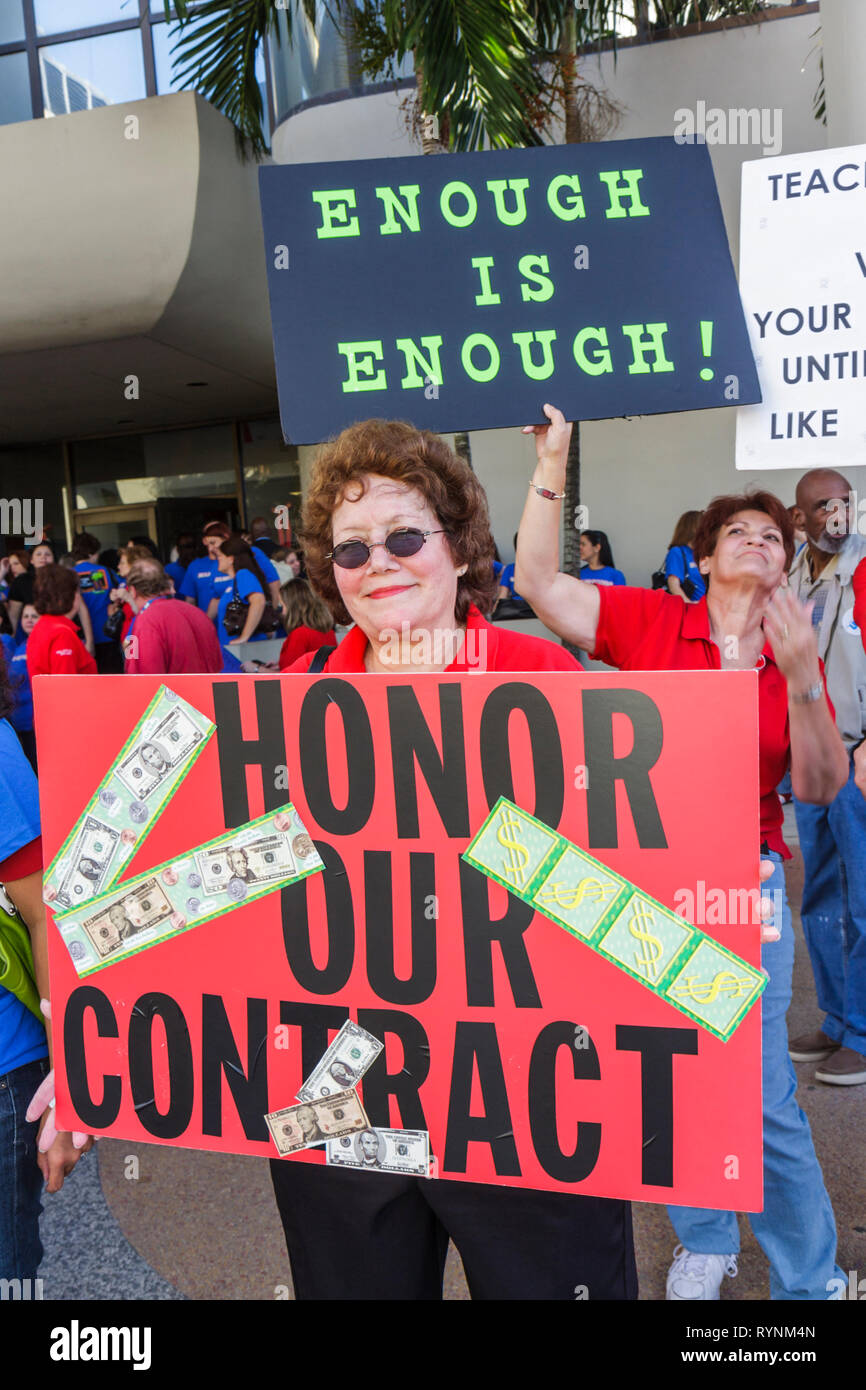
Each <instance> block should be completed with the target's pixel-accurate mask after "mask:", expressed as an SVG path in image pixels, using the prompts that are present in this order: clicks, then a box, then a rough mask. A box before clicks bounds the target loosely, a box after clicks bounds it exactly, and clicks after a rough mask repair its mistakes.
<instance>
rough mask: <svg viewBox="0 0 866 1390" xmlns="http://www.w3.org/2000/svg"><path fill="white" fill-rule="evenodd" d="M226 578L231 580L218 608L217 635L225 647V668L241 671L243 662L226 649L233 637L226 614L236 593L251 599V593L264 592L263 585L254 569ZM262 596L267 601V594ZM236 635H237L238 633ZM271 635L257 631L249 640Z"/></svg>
mask: <svg viewBox="0 0 866 1390" xmlns="http://www.w3.org/2000/svg"><path fill="white" fill-rule="evenodd" d="M226 578H227V579H228V581H229V582H228V584H227V585H225V586H224V587H223V592H222V596H221V598H220V603H219V608H218V609H217V616H216V629H217V637H218V638H219V642H220V646H221V647H222V649H223V670H224V671H240V670H241V669H242V667H241V663H240V662H239V661H238V658H237V657H236V656H233V655H232V653H231V651H226V646H227V644H228V643H229V642H230V641H231V637H230V636H229V634H228V633H227V632H226V630H225V622H224V619H225V615H226V609H227V608H228V606H229V604H230V603H231V601H232V599H233V598H234V596H235V593H237V596H238V598H242V599H247V600H249V596H250V594H261V593H262V586H261V584H260V583H259V581H258V580H257V579H256V576H255V575H254V574H253V572H252V570H238V572H237V574H236V575H235V577H234V579H232V578H231V576H230V575H227V576H226ZM262 597H263V598H264V599H265V601H267V597H268V596H267V594H262ZM234 635H235V636H236V635H237V634H234ZM270 635H271V634H269V633H267V632H255V633H253V635H252V637H250V638H249V639H248V640H249V641H250V642H262V641H266V640H267V638H268V637H269V636H270Z"/></svg>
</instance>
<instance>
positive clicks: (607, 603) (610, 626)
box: [592, 588, 832, 859]
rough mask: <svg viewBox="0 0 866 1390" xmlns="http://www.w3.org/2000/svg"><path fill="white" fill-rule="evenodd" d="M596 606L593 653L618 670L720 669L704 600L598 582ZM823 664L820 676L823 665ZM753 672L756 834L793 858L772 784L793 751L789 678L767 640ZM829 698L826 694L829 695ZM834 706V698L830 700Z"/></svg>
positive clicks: (775, 784)
mask: <svg viewBox="0 0 866 1390" xmlns="http://www.w3.org/2000/svg"><path fill="white" fill-rule="evenodd" d="M599 597H600V599H601V610H600V612H599V619H598V631H597V633H596V639H595V651H594V652H593V653H592V655H593V657H594V658H596V659H597V660H599V661H606V662H607V663H608V664H609V665H610V666H617V667H619V669H620V670H621V671H720V670H721V665H722V664H721V655H720V652H719V649H718V647H717V646H716V644H715V642H713V641H712V639H711V637H710V618H709V613H708V612H707V603H706V599H701V600H700V602H699V603H685V602H684V601H683V599H681V598H679V597H676V596H674V595H673V594H665V593H661V592H659V591H653V590H652V589H632V588H624V589H622V588H610V589H599ZM820 665H821V679H822V680H823V679H824V666H823V663H820ZM757 671H758V748H759V754H760V766H759V777H760V790H761V839H762V840H765V841H766V842H767V845H768V846H769V848H770V849H773V850H777V851H778V853H779V854H781V855H783V856H784V857H785V858H786V859H790V857H791V855H790V851H789V850H788V848H787V846H786V844H785V842H784V840H783V839H782V819H783V817H782V803H781V802H780V800H779V796H778V793H777V791H776V787H777V786H778V785H779V783H780V781H781V780H782V777H783V776H784V774H785V772H786V771H787V768H788V765H789V762H790V757H791V735H790V731H789V728H788V683H787V681H786V680H785V677H784V676H783V675H782V673H781V671H780V670H779V668H778V667H777V665H776V662H775V660H774V658H773V652H772V648H771V647H770V644H769V642H767V643H766V644H765V646H764V650H763V651H762V653H761V656H760V660H759V664H758V666H757ZM827 703H828V704H829V703H830V701H829V697H828V700H827ZM830 709H831V712H832V705H831V706H830Z"/></svg>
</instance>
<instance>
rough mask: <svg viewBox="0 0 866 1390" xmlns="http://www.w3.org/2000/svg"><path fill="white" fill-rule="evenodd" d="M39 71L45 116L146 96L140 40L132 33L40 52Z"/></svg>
mask: <svg viewBox="0 0 866 1390" xmlns="http://www.w3.org/2000/svg"><path fill="white" fill-rule="evenodd" d="M39 67H40V70H41V72H42V95H43V101H44V108H45V115H46V116H62V115H66V114H68V113H69V112H72V111H90V110H92V109H93V108H94V107H96V106H113V105H115V104H116V103H117V102H121V101H139V100H140V99H141V98H142V97H145V96H146V95H147V88H146V85H145V81H144V58H143V55H142V51H141V37H140V35H139V34H138V33H137V32H136V31H135V30H126V31H124V32H122V33H119V34H101V35H100V36H99V37H98V38H93V39H75V40H73V42H72V43H58V44H51V45H49V46H48V47H47V48H40V50H39Z"/></svg>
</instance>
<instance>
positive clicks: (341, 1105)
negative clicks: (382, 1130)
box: [265, 1089, 370, 1155]
mask: <svg viewBox="0 0 866 1390" xmlns="http://www.w3.org/2000/svg"><path fill="white" fill-rule="evenodd" d="M265 1120H266V1121H267V1126H268V1129H269V1130H270V1131H271V1137H272V1138H273V1141H274V1143H275V1144H276V1146H277V1150H278V1152H279V1153H280V1154H281V1155H282V1154H292V1153H297V1152H298V1151H299V1150H300V1149H309V1148H312V1147H313V1145H314V1144H322V1143H324V1142H325V1141H326V1140H328V1139H342V1138H343V1137H344V1136H345V1135H347V1134H355V1133H357V1131H359V1130H362V1129H369V1128H370V1121H369V1120H368V1119H367V1115H366V1112H365V1110H364V1107H363V1105H362V1104H361V1102H360V1100H359V1099H358V1093H357V1091H355V1090H354V1089H352V1090H348V1091H341V1092H340V1094H339V1095H338V1096H325V1097H324V1099H323V1100H313V1101H303V1102H302V1103H301V1104H300V1105H290V1106H288V1107H287V1109H285V1110H274V1111H273V1112H272V1114H270V1115H266V1116H265Z"/></svg>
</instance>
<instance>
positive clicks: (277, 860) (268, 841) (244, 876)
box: [195, 832, 296, 893]
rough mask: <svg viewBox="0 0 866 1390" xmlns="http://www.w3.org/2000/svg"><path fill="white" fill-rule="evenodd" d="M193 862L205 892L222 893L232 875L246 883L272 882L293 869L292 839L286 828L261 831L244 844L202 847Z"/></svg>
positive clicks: (233, 877) (283, 876)
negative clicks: (285, 830) (214, 847)
mask: <svg viewBox="0 0 866 1390" xmlns="http://www.w3.org/2000/svg"><path fill="white" fill-rule="evenodd" d="M195 862H196V867H197V869H198V872H199V874H200V875H201V886H202V889H203V890H204V892H205V893H224V892H225V891H226V889H227V887H228V885H229V883H230V882H231V880H232V879H238V880H239V881H240V882H241V883H245V884H259V883H273V882H275V880H277V879H284V878H286V877H288V876H290V875H292V874H294V873H295V872H296V866H295V857H294V855H293V854H292V847H291V842H290V839H289V836H288V835H287V834H286V833H285V832H281V833H278V834H275V835H263V836H262V837H261V839H258V840H250V841H249V842H248V843H247V844H243V845H242V844H229V845H225V846H224V847H222V848H220V849H208V850H202V851H200V853H198V854H197V855H196V856H195Z"/></svg>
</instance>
